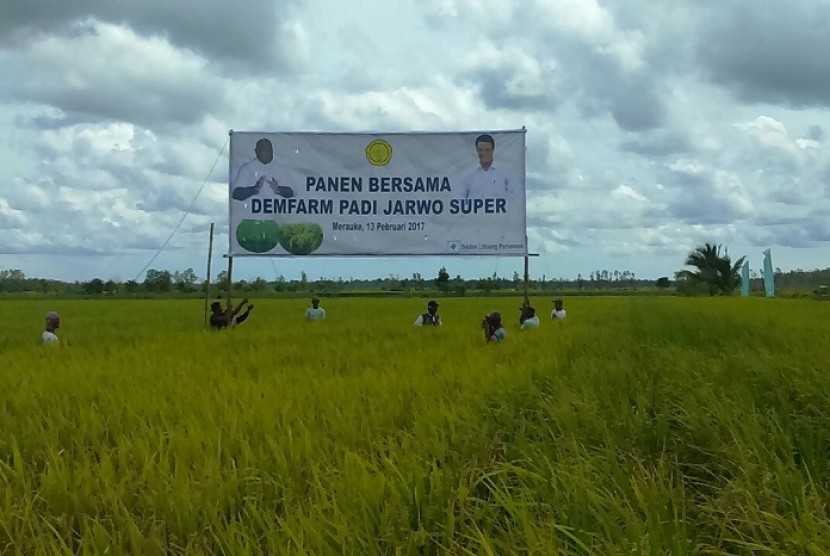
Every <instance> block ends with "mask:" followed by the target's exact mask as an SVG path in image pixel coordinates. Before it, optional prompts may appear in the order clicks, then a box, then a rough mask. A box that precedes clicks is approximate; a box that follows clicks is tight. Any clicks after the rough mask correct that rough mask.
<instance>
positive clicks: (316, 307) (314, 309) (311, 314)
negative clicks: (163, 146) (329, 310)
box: [305, 297, 326, 320]
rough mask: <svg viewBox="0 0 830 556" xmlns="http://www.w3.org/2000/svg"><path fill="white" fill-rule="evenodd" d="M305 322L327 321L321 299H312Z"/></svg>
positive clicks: (306, 311) (306, 312)
mask: <svg viewBox="0 0 830 556" xmlns="http://www.w3.org/2000/svg"><path fill="white" fill-rule="evenodd" d="M305 320H326V310H325V309H323V308H322V307H320V298H319V297H312V298H311V307H309V308H308V309H306V310H305Z"/></svg>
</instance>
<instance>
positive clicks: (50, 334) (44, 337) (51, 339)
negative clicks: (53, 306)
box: [40, 311, 61, 345]
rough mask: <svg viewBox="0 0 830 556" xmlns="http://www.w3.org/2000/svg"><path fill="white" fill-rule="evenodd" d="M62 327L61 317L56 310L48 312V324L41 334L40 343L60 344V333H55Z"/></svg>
mask: <svg viewBox="0 0 830 556" xmlns="http://www.w3.org/2000/svg"><path fill="white" fill-rule="evenodd" d="M60 327H61V318H60V315H58V314H57V313H56V312H55V311H49V312H48V313H46V326H45V328H44V330H43V334H41V336H40V343H41V344H43V345H53V344H59V343H60V340H59V339H58V335H57V334H55V332H56V331H57V329H58V328H60Z"/></svg>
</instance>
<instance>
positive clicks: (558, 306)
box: [550, 299, 568, 320]
mask: <svg viewBox="0 0 830 556" xmlns="http://www.w3.org/2000/svg"><path fill="white" fill-rule="evenodd" d="M567 316H568V312H567V311H565V308H564V307H563V304H562V300H561V299H554V300H553V311H551V312H550V318H551V319H556V320H564V319H565V317H567Z"/></svg>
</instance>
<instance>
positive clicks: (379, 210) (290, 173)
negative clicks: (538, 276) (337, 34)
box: [229, 130, 527, 256]
mask: <svg viewBox="0 0 830 556" xmlns="http://www.w3.org/2000/svg"><path fill="white" fill-rule="evenodd" d="M230 143H231V145H230V176H229V189H230V191H229V200H230V219H229V223H230V251H229V255H231V256H241V255H257V256H306V255H310V256H320V255H323V256H325V255H329V256H392V255H448V254H456V255H525V254H527V243H526V236H525V234H526V219H525V131H524V130H516V131H494V132H461V133H388V134H383V133H381V134H368V133H253V132H238V131H234V132H232V133H231V142H230Z"/></svg>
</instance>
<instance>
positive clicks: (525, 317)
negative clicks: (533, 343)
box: [519, 301, 539, 330]
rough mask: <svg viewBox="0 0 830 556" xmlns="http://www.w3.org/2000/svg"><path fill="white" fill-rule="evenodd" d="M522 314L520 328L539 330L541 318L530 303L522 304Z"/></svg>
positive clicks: (520, 308)
mask: <svg viewBox="0 0 830 556" xmlns="http://www.w3.org/2000/svg"><path fill="white" fill-rule="evenodd" d="M519 311H521V314H520V315H519V328H521V329H522V330H527V329H528V328H539V316H538V315H537V314H536V309H534V308H533V307H532V306H531V305H530V302H529V301H525V302H524V303H522V306H521V307H519Z"/></svg>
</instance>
